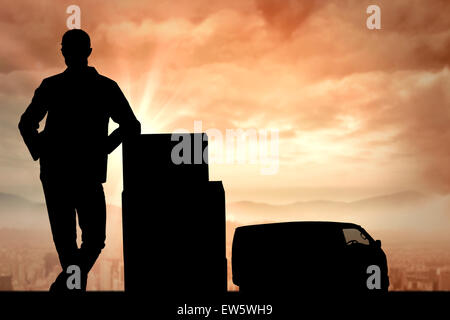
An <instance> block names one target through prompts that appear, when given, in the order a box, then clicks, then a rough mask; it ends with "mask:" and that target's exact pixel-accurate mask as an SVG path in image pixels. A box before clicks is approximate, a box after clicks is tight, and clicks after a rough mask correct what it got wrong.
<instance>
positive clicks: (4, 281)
mask: <svg viewBox="0 0 450 320" xmlns="http://www.w3.org/2000/svg"><path fill="white" fill-rule="evenodd" d="M12 290H13V286H12V276H11V275H0V291H12Z"/></svg>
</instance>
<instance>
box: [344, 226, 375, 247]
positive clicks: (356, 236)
mask: <svg viewBox="0 0 450 320" xmlns="http://www.w3.org/2000/svg"><path fill="white" fill-rule="evenodd" d="M342 231H343V232H344V237H345V243H346V244H347V245H352V244H355V243H359V244H363V245H370V241H369V239H368V238H367V237H366V235H365V234H364V233H363V232H362V231H361V230H359V229H356V228H345V229H343V230H342Z"/></svg>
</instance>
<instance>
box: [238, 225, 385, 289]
mask: <svg viewBox="0 0 450 320" xmlns="http://www.w3.org/2000/svg"><path fill="white" fill-rule="evenodd" d="M370 266H376V267H375V268H378V271H379V272H378V274H376V273H377V272H374V271H372V270H373V267H370ZM369 267H370V268H369ZM368 269H369V270H368ZM232 272H233V282H234V284H236V285H237V286H239V291H240V292H241V293H244V294H245V293H252V294H277V295H279V294H283V293H285V294H290V295H292V294H295V293H301V294H304V293H308V292H311V293H321V294H322V293H333V294H337V293H341V292H347V293H360V292H371V293H372V292H386V291H387V289H388V287H389V277H388V267H387V260H386V255H385V253H384V252H383V250H382V249H381V241H380V240H376V241H375V240H374V239H373V238H372V237H371V236H370V235H369V234H368V233H367V231H365V230H364V229H363V228H362V227H361V226H359V225H356V224H353V223H340V222H319V221H317V222H315V221H308V222H284V223H271V224H260V225H249V226H242V227H238V228H236V231H235V233H234V238H233V248H232ZM372 275H373V276H372ZM371 276H372V278H370V277H371ZM374 277H378V280H379V281H378V282H377V281H376V280H375V278H374ZM369 278H370V281H369V280H368V279H369ZM368 282H370V283H371V285H369V286H368V284H367V283H368ZM374 283H375V284H376V287H375V288H374V285H373V284H374Z"/></svg>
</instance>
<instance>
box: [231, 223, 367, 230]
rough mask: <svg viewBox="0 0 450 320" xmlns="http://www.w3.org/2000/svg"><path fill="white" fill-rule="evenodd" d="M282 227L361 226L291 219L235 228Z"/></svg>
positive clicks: (357, 226)
mask: <svg viewBox="0 0 450 320" xmlns="http://www.w3.org/2000/svg"><path fill="white" fill-rule="evenodd" d="M271 226H273V227H277V226H279V227H283V226H298V227H313V228H314V227H337V228H355V227H356V228H361V226H360V225H358V224H355V223H350V222H334V221H291V222H275V223H265V224H254V225H246V226H241V227H238V228H236V229H253V228H260V227H261V228H264V227H271Z"/></svg>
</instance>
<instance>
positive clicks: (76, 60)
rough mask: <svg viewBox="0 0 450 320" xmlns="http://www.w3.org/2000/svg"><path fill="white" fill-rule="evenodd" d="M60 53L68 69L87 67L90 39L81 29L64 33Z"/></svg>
mask: <svg viewBox="0 0 450 320" xmlns="http://www.w3.org/2000/svg"><path fill="white" fill-rule="evenodd" d="M61 46H62V48H61V52H62V54H63V56H64V60H65V62H66V65H67V66H68V67H69V68H78V67H84V66H87V58H88V57H89V55H90V54H91V52H92V48H91V39H90V38H89V35H88V34H87V33H86V32H85V31H83V30H81V29H72V30H69V31H67V32H66V33H64V35H63V37H62V41H61Z"/></svg>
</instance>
